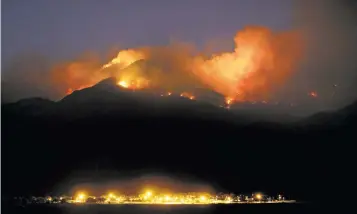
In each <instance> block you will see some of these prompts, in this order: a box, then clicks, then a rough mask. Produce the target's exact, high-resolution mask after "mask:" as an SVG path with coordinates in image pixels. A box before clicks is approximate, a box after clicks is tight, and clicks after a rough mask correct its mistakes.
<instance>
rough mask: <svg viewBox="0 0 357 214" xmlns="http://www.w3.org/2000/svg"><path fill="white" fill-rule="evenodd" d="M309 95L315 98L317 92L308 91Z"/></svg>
mask: <svg viewBox="0 0 357 214" xmlns="http://www.w3.org/2000/svg"><path fill="white" fill-rule="evenodd" d="M308 95H309V96H311V97H314V98H316V97H317V92H316V91H311V92H309V93H308Z"/></svg>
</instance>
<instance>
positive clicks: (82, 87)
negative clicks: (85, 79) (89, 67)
mask: <svg viewBox="0 0 357 214" xmlns="http://www.w3.org/2000/svg"><path fill="white" fill-rule="evenodd" d="M91 86H92V85H83V86H81V87H79V88H77V89H76V90H82V89H84V88H88V87H91ZM74 91H75V90H73V89H72V88H69V89H67V92H66V95H70V94H72V93H73V92H74Z"/></svg>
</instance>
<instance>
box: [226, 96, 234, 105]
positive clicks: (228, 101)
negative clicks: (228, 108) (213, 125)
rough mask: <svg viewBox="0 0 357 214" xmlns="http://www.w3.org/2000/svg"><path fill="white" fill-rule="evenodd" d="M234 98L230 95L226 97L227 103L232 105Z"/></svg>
mask: <svg viewBox="0 0 357 214" xmlns="http://www.w3.org/2000/svg"><path fill="white" fill-rule="evenodd" d="M233 101H234V100H233V99H232V98H230V97H226V104H227V105H231V104H232V103H233Z"/></svg>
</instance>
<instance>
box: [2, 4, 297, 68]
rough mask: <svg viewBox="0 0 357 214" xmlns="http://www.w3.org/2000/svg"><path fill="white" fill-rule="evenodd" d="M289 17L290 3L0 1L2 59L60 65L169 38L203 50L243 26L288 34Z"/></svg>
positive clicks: (163, 41) (228, 38) (159, 42)
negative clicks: (31, 58)
mask: <svg viewBox="0 0 357 214" xmlns="http://www.w3.org/2000/svg"><path fill="white" fill-rule="evenodd" d="M291 11H292V0H269V1H265V0H195V1H165V0H150V1H142V0H106V1H101V0H77V1H69V0H61V1H48V0H31V1H21V0H3V1H2V57H3V62H4V61H5V62H6V61H7V60H9V59H11V58H12V57H14V56H16V55H18V54H22V53H24V52H36V53H39V54H44V55H46V56H47V57H49V58H52V59H54V60H62V59H69V58H73V57H75V56H77V55H79V54H81V53H83V52H85V51H94V52H96V53H99V54H101V55H104V54H106V53H107V52H108V51H109V50H110V49H111V48H114V47H122V48H130V47H137V46H142V45H162V44H163V45H165V44H167V43H168V42H169V41H170V38H176V39H179V40H180V41H185V42H193V43H194V44H195V45H197V46H199V47H200V46H201V47H202V45H203V44H204V43H205V42H208V41H211V40H215V39H224V40H228V41H232V38H233V36H234V34H235V33H236V32H237V31H238V30H239V29H241V28H242V27H244V26H245V25H250V24H254V25H264V26H268V27H270V28H273V29H286V28H289V26H290V25H291V19H292V17H291V14H292V13H291ZM232 45H233V43H232Z"/></svg>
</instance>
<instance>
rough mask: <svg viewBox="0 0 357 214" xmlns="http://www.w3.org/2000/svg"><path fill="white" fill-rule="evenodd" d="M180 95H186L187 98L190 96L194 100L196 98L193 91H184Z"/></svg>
mask: <svg viewBox="0 0 357 214" xmlns="http://www.w3.org/2000/svg"><path fill="white" fill-rule="evenodd" d="M180 97H185V98H188V99H190V100H194V99H195V96H193V94H191V93H188V92H183V93H181V94H180Z"/></svg>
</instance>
